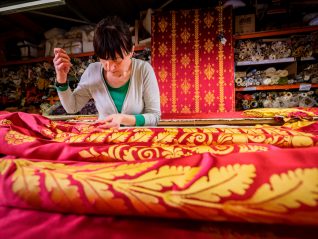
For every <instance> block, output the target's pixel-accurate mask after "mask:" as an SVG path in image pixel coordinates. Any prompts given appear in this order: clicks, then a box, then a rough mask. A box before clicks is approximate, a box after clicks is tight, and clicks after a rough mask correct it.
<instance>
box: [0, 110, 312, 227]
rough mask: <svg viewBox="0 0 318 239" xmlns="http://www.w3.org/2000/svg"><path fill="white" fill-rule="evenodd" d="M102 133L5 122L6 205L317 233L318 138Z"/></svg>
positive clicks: (1, 201) (0, 201)
mask: <svg viewBox="0 0 318 239" xmlns="http://www.w3.org/2000/svg"><path fill="white" fill-rule="evenodd" d="M315 124H317V122H313V123H312V127H313V125H315ZM98 125H99V124H83V123H67V122H53V121H50V120H48V119H46V118H44V117H42V116H39V115H32V114H25V113H3V114H0V154H1V155H3V157H2V158H0V195H1V196H0V206H5V207H16V208H29V209H39V210H45V211H53V212H72V213H79V214H97V215H139V216H151V217H164V218H192V219H201V220H210V221H243V222H262V223H285V224H300V225H317V222H318V220H317V219H318V218H317V215H318V213H317V212H318V206H317V200H318V197H317V195H318V194H317V193H318V185H317V182H318V161H317V158H318V157H317V155H318V147H317V144H318V136H317V134H316V133H310V132H308V130H306V131H305V132H302V130H301V128H300V129H298V130H292V129H290V128H287V127H278V126H276V127H274V126H262V127H241V128H237V127H232V128H220V127H219V128H211V127H207V128H176V127H174V128H170V127H169V128H159V127H158V128H122V129H106V130H105V129H100V128H98ZM307 126H308V125H307Z"/></svg>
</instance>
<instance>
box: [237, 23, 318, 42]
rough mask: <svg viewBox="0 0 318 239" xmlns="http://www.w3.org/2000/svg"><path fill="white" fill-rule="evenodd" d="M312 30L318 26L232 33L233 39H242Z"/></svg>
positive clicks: (316, 29)
mask: <svg viewBox="0 0 318 239" xmlns="http://www.w3.org/2000/svg"><path fill="white" fill-rule="evenodd" d="M313 31H318V26H305V27H297V28H287V29H278V30H274V31H262V32H253V33H248V34H241V35H234V36H233V38H234V40H242V39H251V38H261V37H270V36H282V35H290V34H295V33H304V32H313Z"/></svg>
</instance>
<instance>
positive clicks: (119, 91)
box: [105, 80, 145, 126]
mask: <svg viewBox="0 0 318 239" xmlns="http://www.w3.org/2000/svg"><path fill="white" fill-rule="evenodd" d="M105 82H106V85H107V88H108V91H109V93H110V96H111V97H112V99H113V101H114V103H115V106H116V108H117V111H118V113H121V110H122V108H123V104H124V101H125V98H126V94H127V91H128V87H129V82H130V80H129V81H127V83H126V84H125V85H123V86H121V87H118V88H113V87H111V86H110V85H109V84H108V83H107V81H106V80H105ZM135 118H136V126H144V125H145V117H144V116H143V115H141V114H137V115H135Z"/></svg>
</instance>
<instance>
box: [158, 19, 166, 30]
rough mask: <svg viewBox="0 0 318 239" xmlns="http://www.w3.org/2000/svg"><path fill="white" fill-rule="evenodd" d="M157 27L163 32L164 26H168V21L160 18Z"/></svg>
mask: <svg viewBox="0 0 318 239" xmlns="http://www.w3.org/2000/svg"><path fill="white" fill-rule="evenodd" d="M158 26H159V29H160V31H161V32H165V31H166V28H167V26H168V22H167V21H166V19H164V18H161V19H160V21H159V23H158Z"/></svg>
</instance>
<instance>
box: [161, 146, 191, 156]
mask: <svg viewBox="0 0 318 239" xmlns="http://www.w3.org/2000/svg"><path fill="white" fill-rule="evenodd" d="M161 148H162V149H163V150H164V151H163V152H162V156H163V157H164V158H169V159H171V158H180V157H182V156H187V155H191V153H185V152H184V151H183V148H182V147H177V146H175V145H166V146H164V145H162V146H161Z"/></svg>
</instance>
